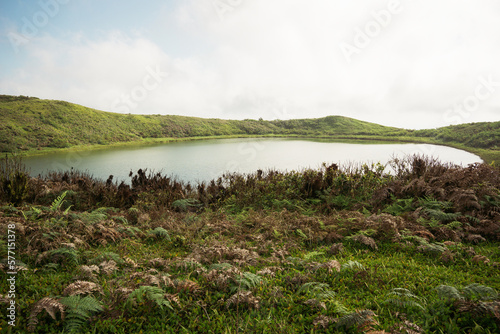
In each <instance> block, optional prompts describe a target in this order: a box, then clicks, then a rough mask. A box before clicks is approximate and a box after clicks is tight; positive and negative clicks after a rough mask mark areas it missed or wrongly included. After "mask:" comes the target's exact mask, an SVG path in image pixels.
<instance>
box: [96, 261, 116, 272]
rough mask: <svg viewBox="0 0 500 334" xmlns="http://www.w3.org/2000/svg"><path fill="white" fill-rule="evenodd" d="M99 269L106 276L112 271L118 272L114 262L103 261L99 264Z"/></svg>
mask: <svg viewBox="0 0 500 334" xmlns="http://www.w3.org/2000/svg"><path fill="white" fill-rule="evenodd" d="M99 267H100V268H101V270H102V272H103V273H104V274H106V275H111V274H112V273H113V271H115V270H118V267H117V266H116V262H115V261H113V260H109V261H103V262H101V263H100V264H99Z"/></svg>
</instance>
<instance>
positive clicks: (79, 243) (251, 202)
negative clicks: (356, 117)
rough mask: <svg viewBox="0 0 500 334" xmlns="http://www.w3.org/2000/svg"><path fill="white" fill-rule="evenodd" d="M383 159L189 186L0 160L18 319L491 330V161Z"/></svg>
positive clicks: (499, 210)
mask: <svg viewBox="0 0 500 334" xmlns="http://www.w3.org/2000/svg"><path fill="white" fill-rule="evenodd" d="M391 164H392V169H393V171H394V172H393V173H392V174H388V173H386V172H385V171H384V168H383V167H384V166H380V165H373V166H366V165H365V166H352V165H351V166H337V165H324V166H323V167H322V168H321V169H318V170H303V171H300V172H286V173H283V172H280V171H274V170H268V171H260V170H259V171H256V172H255V173H253V174H249V175H239V174H228V175H225V176H223V177H221V178H219V179H217V180H213V181H212V182H209V183H206V184H200V185H198V186H193V185H190V184H185V183H182V182H178V181H176V180H172V179H170V178H168V177H166V176H163V175H161V174H158V173H149V172H148V171H147V170H139V171H137V172H136V173H133V174H131V175H130V177H131V178H130V182H129V183H127V184H126V183H121V184H117V183H115V182H113V179H112V178H109V179H108V180H107V181H101V180H97V179H94V178H92V177H91V176H90V175H87V174H85V173H81V172H78V171H73V172H65V173H50V174H49V175H48V176H46V177H44V178H43V179H40V178H32V177H29V176H28V174H27V173H26V171H25V170H24V169H23V167H22V163H21V162H19V161H18V162H17V163H16V164H14V163H13V162H12V161H11V160H9V159H4V160H2V162H1V165H2V166H16V167H15V168H10V167H9V168H5V167H4V168H3V169H0V170H1V171H6V170H7V171H9V172H8V173H14V174H16V173H18V174H23V175H25V176H26V178H27V179H26V187H25V190H24V191H23V196H21V199H20V200H16V199H18V198H19V197H16V196H14V197H12V196H11V194H10V193H9V191H5V189H4V188H2V190H1V192H0V205H2V206H1V208H0V231H1V233H0V236H1V237H0V242H1V244H0V246H1V250H0V258H2V259H3V258H5V257H6V241H7V237H6V236H7V233H6V230H7V226H8V225H9V224H15V226H16V228H15V231H16V243H17V244H16V252H17V253H16V256H17V268H16V270H17V271H18V275H17V283H16V284H17V286H16V288H17V298H16V302H17V305H18V309H17V319H16V324H17V326H16V328H15V329H16V332H19V333H27V332H37V333H60V332H63V331H65V332H82V333H87V332H90V333H139V332H141V331H142V332H144V333H152V332H164V333H183V332H186V333H189V332H193V333H195V332H204V333H207V332H213V333H238V332H239V333H250V332H266V333H267V332H270V333H310V332H313V333H465V332H470V333H497V332H498V331H499V330H500V299H499V296H498V290H499V289H500V281H499V280H498V269H499V266H500V248H499V246H500V190H499V188H500V171H499V169H498V168H495V167H493V166H490V165H487V164H475V165H470V166H468V167H465V168H463V167H458V166H453V165H443V164H441V163H439V162H438V161H436V160H432V159H429V158H426V157H422V156H413V157H408V158H406V159H403V160H394V161H392V163H391ZM2 173H3V174H2V175H0V177H5V173H6V172H2ZM0 263H1V264H0V267H1V268H0V290H1V293H4V291H6V290H7V282H6V279H5V275H6V271H7V264H6V261H1V262H0ZM8 301H9V300H8V298H7V297H6V296H5V295H0V303H4V302H8ZM4 309H5V308H4ZM7 328H8V326H7V322H6V318H5V312H2V316H1V318H0V331H2V332H3V331H5V330H7Z"/></svg>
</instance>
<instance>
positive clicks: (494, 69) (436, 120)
mask: <svg viewBox="0 0 500 334" xmlns="http://www.w3.org/2000/svg"><path fill="white" fill-rule="evenodd" d="M499 18H500V2H499V1H498V0H440V1H435V0H418V1H417V0H383V1H379V0H364V1H361V0H350V1H344V0H342V1H341V0H314V1H305V0H148V1H138V0H137V1H131V0H105V1H103V0H100V1H97V0H40V1H34V0H33V1H31V0H30V1H28V0H9V1H7V0H0V50H1V51H0V94H12V95H28V96H36V97H40V98H44V99H58V100H66V101H70V102H74V103H78V104H82V105H85V106H89V107H93V108H96V109H100V110H105V111H113V112H120V113H136V114H176V115H187V116H199V117H207V118H224V119H245V118H252V119H257V118H260V117H262V118H264V119H289V118H316V117H323V116H327V115H343V116H349V117H353V118H357V119H361V120H366V121H371V122H377V123H380V124H384V125H391V126H399V127H404V128H409V129H419V128H434V127H439V126H443V125H449V124H458V123H470V122H479V121H498V120H500V19H499Z"/></svg>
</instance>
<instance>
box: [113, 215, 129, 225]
mask: <svg viewBox="0 0 500 334" xmlns="http://www.w3.org/2000/svg"><path fill="white" fill-rule="evenodd" d="M113 219H114V220H116V221H118V222H120V223H122V224H123V225H128V220H127V218H125V217H123V216H113Z"/></svg>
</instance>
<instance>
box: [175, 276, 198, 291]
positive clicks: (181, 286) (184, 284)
mask: <svg viewBox="0 0 500 334" xmlns="http://www.w3.org/2000/svg"><path fill="white" fill-rule="evenodd" d="M174 285H175V288H176V289H177V291H178V292H186V293H189V294H197V293H199V292H201V287H200V286H199V285H198V283H196V282H194V281H191V280H188V279H187V280H183V281H175V282H174Z"/></svg>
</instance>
